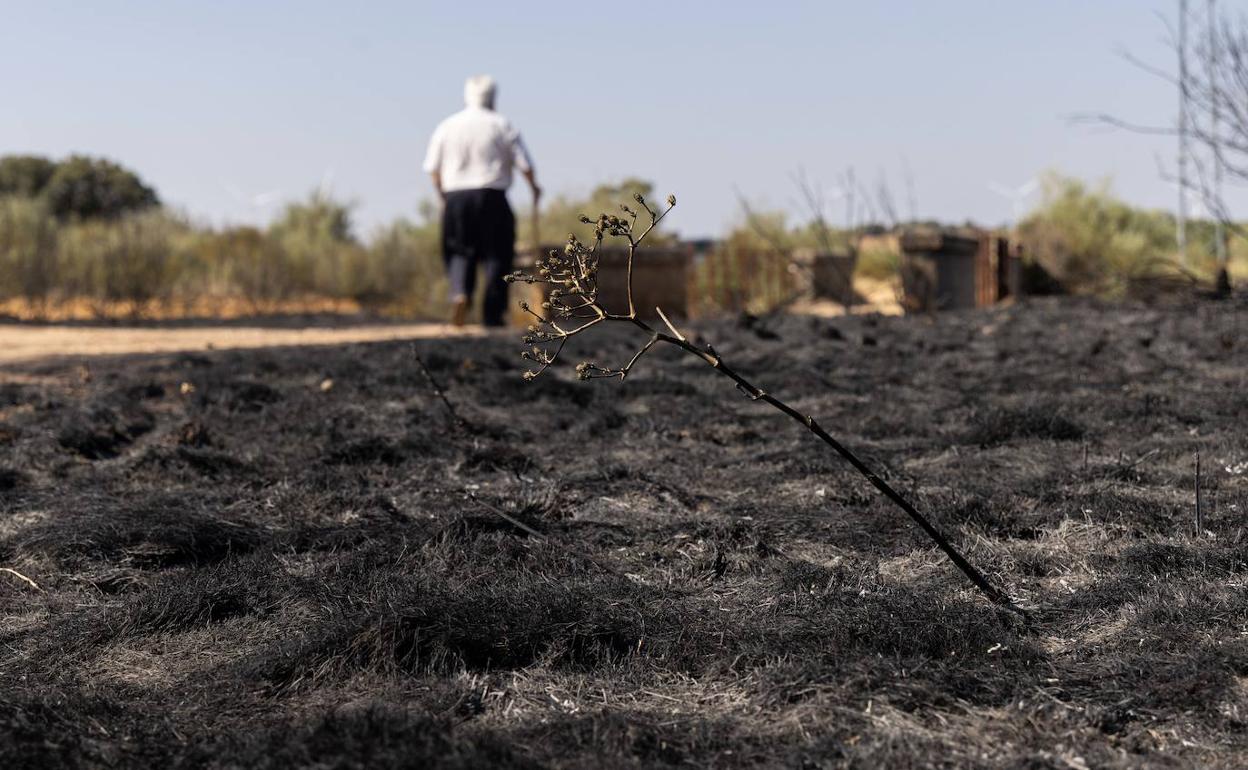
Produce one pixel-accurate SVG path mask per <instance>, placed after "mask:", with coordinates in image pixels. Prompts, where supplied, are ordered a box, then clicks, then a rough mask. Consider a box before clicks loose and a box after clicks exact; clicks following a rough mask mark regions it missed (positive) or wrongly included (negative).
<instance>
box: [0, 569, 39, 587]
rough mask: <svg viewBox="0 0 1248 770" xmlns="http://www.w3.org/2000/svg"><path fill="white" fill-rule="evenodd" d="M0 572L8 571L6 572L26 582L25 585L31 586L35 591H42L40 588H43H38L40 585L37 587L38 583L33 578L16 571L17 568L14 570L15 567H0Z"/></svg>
mask: <svg viewBox="0 0 1248 770" xmlns="http://www.w3.org/2000/svg"><path fill="white" fill-rule="evenodd" d="M0 572H6V573H8V574H10V575H12V576H13V577H15V578H17V579H18V580H21V581H22V582H24V583H26V584H27V585H29V586H30V587H31V588H33V589H35V590H36V591H42V590H43V589H42V588H40V587H39V584H38V583H36V582H35V581H33V580H31V579H30V578H28V577H26V576H25V575H23V574H22V573H20V572H18V571H17V570H15V569H13V568H12V567H0Z"/></svg>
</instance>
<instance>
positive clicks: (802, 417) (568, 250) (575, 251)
mask: <svg viewBox="0 0 1248 770" xmlns="http://www.w3.org/2000/svg"><path fill="white" fill-rule="evenodd" d="M851 178H852V177H851ZM807 191H808V192H810V193H811V195H812V196H816V195H817V194H816V193H814V192H813V191H812V190H810V189H809V188H808V189H807ZM636 199H637V201H638V203H640V204H641V205H643V206H645V208H646V210H647V212H649V213H650V215H651V218H652V221H651V225H650V227H648V228H647V229H646V230H645V232H643V233H642V234H641V236H639V237H637V238H634V237H633V236H632V234H631V232H630V228H627V227H621V226H620V225H619V221H620V220H619V219H618V218H615V217H608V216H607V215H605V214H604V215H603V216H602V217H600V218H599V220H598V227H597V228H596V231H595V242H594V246H593V247H592V249H591V248H589V247H586V246H584V245H583V244H581V243H580V242H579V241H577V240H576V239H575V238H572V239H571V240H570V241H569V243H568V245H567V246H566V247H565V254H566V256H567V257H569V258H572V257H578V256H579V255H584V254H587V253H591V252H592V251H594V250H596V249H597V247H598V246H599V245H600V244H601V242H602V238H603V236H604V234H607V235H612V236H614V237H624V238H628V240H629V244H630V246H629V254H630V257H631V256H632V255H633V254H634V252H635V250H636V248H637V246H638V244H639V243H640V242H641V240H642V239H643V238H644V237H645V235H646V233H649V232H650V230H651V229H653V227H654V225H655V224H657V223H658V221H659V220H661V219H662V218H663V217H664V216H666V214H667V213H668V212H670V211H671V210H672V208H673V207H675V205H676V199H675V197H672V196H669V197H668V207H667V209H666V210H664V211H663V212H662V213H661V214H657V215H656V214H655V213H654V212H653V211H652V210H651V209H650V207H649V206H646V204H645V203H644V201H643V200H642V199H641V197H640V196H636ZM810 200H811V201H817V197H811V198H810ZM586 219H587V218H586ZM573 262H576V263H578V264H583V265H585V266H586V269H587V270H588V266H589V264H590V262H589V261H580V260H576V259H574V260H573ZM595 264H596V263H595ZM568 265H569V262H568V260H567V259H565V258H560V257H559V256H558V255H557V254H554V253H552V255H551V258H550V259H549V260H547V261H545V262H539V263H538V265H537V267H538V270H539V277H537V278H535V277H534V276H531V275H525V274H523V273H516V274H514V275H513V276H510V277H509V278H510V279H511V280H521V281H530V282H538V283H543V282H544V283H550V282H552V280H553V281H558V280H560V278H561V276H563V275H566V273H567V272H568V270H569V269H570V268H569V266H568ZM588 280H589V281H590V282H593V281H595V280H596V277H594V276H588ZM627 291H628V306H629V312H628V313H627V314H624V315H619V314H611V313H608V312H606V310H604V309H603V308H601V306H598V305H597V299H596V298H595V297H594V296H593V295H590V294H583V293H582V294H581V296H584V297H586V299H587V300H588V301H589V302H590V303H591V304H593V305H594V306H595V307H597V309H598V313H599V315H600V317H599V319H598V320H597V321H594V322H593V323H597V322H598V321H610V322H616V323H627V324H631V325H632V326H634V327H636V328H637V329H639V330H641V331H642V332H644V333H645V334H646V336H647V339H646V342H645V344H644V345H642V346H641V348H640V349H638V350H637V352H636V353H635V354H634V355H633V356H632V358H631V359H629V361H628V363H626V364H625V365H624V366H622V367H620V368H618V369H611V368H607V367H602V366H599V365H597V364H594V363H592V362H588V361H584V362H582V363H580V364H578V365H577V367H576V372H577V376H578V377H580V378H581V379H586V380H588V379H595V378H599V377H619V378H620V379H621V380H623V379H625V378H626V377H627V376H628V374H629V372H631V371H632V369H633V367H634V366H635V365H636V364H637V362H638V361H640V360H641V358H642V356H644V355H645V354H646V353H647V352H649V351H650V350H651V349H653V348H654V346H655V345H656V344H658V343H660V342H663V343H666V344H668V345H672V346H675V347H677V348H680V349H681V350H683V351H685V352H686V353H688V354H690V355H693V356H696V357H697V358H699V359H701V360H702V361H704V362H705V363H706V364H708V365H709V366H711V368H713V369H714V370H715V371H717V372H719V373H720V374H721V375H723V376H724V377H727V378H728V379H730V380H732V381H733V383H734V384H735V385H736V387H737V388H738V389H739V390H741V392H743V393H744V394H746V396H748V397H749V398H750V399H752V400H754V401H761V402H763V403H766V404H768V405H770V406H771V407H773V408H774V409H776V410H777V411H779V412H781V413H782V414H784V415H787V416H788V417H790V418H791V419H793V420H794V421H795V422H798V423H800V424H801V425H802V426H803V427H805V428H806V429H807V430H808V431H810V432H811V433H813V434H814V435H815V436H816V437H818V438H819V440H821V441H822V442H824V443H825V444H827V445H828V446H829V447H831V448H832V449H833V450H834V451H835V452H836V453H837V454H839V455H840V456H841V457H842V458H844V459H845V460H846V461H847V462H848V463H849V464H850V465H851V466H852V467H853V468H854V469H855V470H857V471H858V472H859V473H860V474H862V476H863V477H864V478H866V479H867V481H869V482H870V483H871V485H872V486H874V487H875V488H876V489H877V490H879V491H880V492H881V493H882V494H883V495H884V496H885V497H887V498H888V499H889V500H891V501H892V502H893V503H894V504H895V505H896V506H897V507H899V508H901V510H902V511H904V512H905V513H906V515H908V516H909V517H910V518H911V519H912V520H913V521H914V522H915V523H916V524H918V525H919V527H920V528H921V529H922V530H923V531H924V532H925V533H926V534H927V536H928V537H929V538H931V540H932V541H933V542H934V543H935V544H936V546H937V547H938V548H940V549H941V550H942V551H943V552H944V553H945V555H947V556H948V557H949V559H950V560H951V561H952V562H953V563H954V565H955V566H957V568H958V569H959V570H961V572H962V573H963V574H964V575H965V576H966V577H967V578H968V579H969V580H970V581H971V583H972V584H973V585H974V586H975V587H976V588H978V589H979V590H980V591H981V592H982V593H983V594H984V595H985V596H987V597H988V598H989V599H990V600H992V601H993V602H994V603H996V604H998V605H1000V606H1002V607H1005V608H1007V609H1009V610H1011V611H1013V612H1016V613H1018V614H1019V615H1021V616H1023V618H1024V619H1026V617H1027V615H1026V613H1025V612H1023V610H1021V609H1020V608H1019V607H1017V606H1016V605H1015V604H1014V602H1013V601H1011V599H1010V598H1009V596H1007V595H1006V594H1005V593H1004V592H1003V591H1001V590H1000V589H998V588H997V587H996V586H994V585H993V584H992V583H991V582H990V581H989V580H988V579H987V578H986V577H985V576H984V575H983V573H981V572H980V571H979V570H978V569H976V568H975V567H974V566H973V565H972V564H971V563H970V562H969V561H968V560H967V559H966V557H965V556H963V555H962V553H961V552H960V551H959V550H958V549H957V548H956V547H955V546H954V545H953V543H952V542H950V540H949V539H948V538H947V537H946V536H945V535H944V534H943V533H942V532H941V531H940V530H939V529H938V528H937V527H936V525H935V524H933V523H932V522H931V521H930V520H929V519H928V518H927V517H926V516H924V515H923V514H922V513H920V512H919V511H918V509H917V508H915V507H914V505H912V504H911V503H910V502H909V501H908V500H907V499H906V498H905V497H903V496H902V495H901V494H900V493H899V492H897V490H895V489H893V487H892V486H890V485H889V484H888V482H886V481H884V479H883V478H881V477H880V475H879V474H878V473H876V472H875V471H874V470H872V469H871V468H870V467H869V466H868V465H867V464H866V463H865V462H863V461H862V460H861V459H860V458H859V457H858V456H857V455H856V454H854V453H853V452H852V451H850V450H849V449H848V448H847V447H846V446H845V445H844V444H842V443H840V442H839V441H837V440H836V439H835V438H834V437H833V436H832V435H831V434H830V433H828V432H827V431H826V430H824V428H823V427H822V426H820V425H819V423H818V422H816V420H815V418H814V417H813V416H811V415H807V414H803V413H801V412H800V411H798V410H797V409H795V408H793V407H792V406H790V405H789V404H788V403H786V402H785V401H783V400H781V399H780V398H778V397H776V396H774V395H772V394H770V393H768V392H767V391H765V390H763V389H762V388H760V387H758V386H757V385H755V384H754V383H752V382H750V381H749V380H747V379H746V378H745V377H744V376H743V375H741V374H739V373H737V371H736V370H734V369H732V368H731V367H730V366H728V364H727V363H726V362H725V361H724V359H723V358H722V357H721V356H720V355H719V353H717V352H716V351H715V349H714V348H713V347H711V346H710V345H706V346H705V347H699V346H697V345H695V344H693V343H692V342H690V341H689V340H688V339H687V338H686V337H685V335H683V334H681V333H680V332H679V331H678V330H677V329H676V327H675V325H674V324H673V323H672V322H671V320H670V319H669V318H668V317H667V315H666V314H664V313H663V311H662V310H658V309H657V308H656V310H658V313H659V317H660V318H661V319H662V320H663V323H664V324H665V325H666V326H667V328H668V329H669V330H670V331H671V334H667V333H664V332H661V331H658V330H657V329H655V328H654V327H652V326H651V325H650V324H648V323H646V322H645V321H643V320H641V319H640V318H638V317H637V313H636V309H635V303H634V301H633V287H632V284H631V282H630V283H629V284H628V286H627ZM576 293H577V292H576V291H573V294H576ZM547 304H549V303H547ZM590 325H592V324H587V325H586V327H582V328H581V329H578V330H576V331H574V332H571V333H569V332H566V331H564V330H562V329H560V328H559V327H558V326H556V325H555V324H554V323H553V322H551V321H546V322H544V326H545V327H546V328H545V329H544V330H541V329H539V330H538V331H536V332H533V333H531V334H530V335H529V336H526V338H525V341H526V342H529V341H532V340H533V339H534V338H536V339H537V340H538V342H539V348H540V347H541V346H542V345H544V346H546V347H545V349H544V350H545V352H542V353H539V354H537V355H534V354H533V353H532V352H531V351H526V352H525V354H524V355H525V357H526V358H536V360H538V361H539V362H540V363H541V367H540V368H539V369H538V370H537V371H532V370H530V371H527V372H525V378H526V379H533V378H534V377H536V376H538V374H540V373H541V372H543V371H545V369H546V368H547V367H548V366H550V365H551V364H553V363H554V361H555V360H556V359H557V358H558V356H559V354H560V352H561V351H562V350H563V345H564V343H565V342H567V339H568V338H569V337H571V336H572V335H573V334H575V333H579V332H580V331H584V329H585V328H587V327H588V326H590ZM551 347H553V351H552V350H551V349H550V348H551ZM537 349H538V348H535V350H537ZM499 513H500V515H504V516H505V514H503V513H502V512H501V511H500V512H499ZM508 518H509V520H510V517H508ZM513 523H514V522H513Z"/></svg>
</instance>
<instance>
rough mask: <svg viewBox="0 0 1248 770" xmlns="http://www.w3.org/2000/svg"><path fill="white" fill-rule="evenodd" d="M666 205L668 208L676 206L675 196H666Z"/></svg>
mask: <svg viewBox="0 0 1248 770" xmlns="http://www.w3.org/2000/svg"><path fill="white" fill-rule="evenodd" d="M667 205H669V206H675V205H676V196H675V195H669V196H667Z"/></svg>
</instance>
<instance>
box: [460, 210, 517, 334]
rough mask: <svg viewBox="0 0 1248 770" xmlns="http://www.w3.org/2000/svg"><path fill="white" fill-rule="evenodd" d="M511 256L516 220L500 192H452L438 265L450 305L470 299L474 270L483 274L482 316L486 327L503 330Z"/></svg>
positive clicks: (473, 282) (473, 285)
mask: <svg viewBox="0 0 1248 770" xmlns="http://www.w3.org/2000/svg"><path fill="white" fill-rule="evenodd" d="M515 256H516V218H515V217H514V216H513V215H512V213H511V206H510V205H508V203H507V194H506V193H505V192H503V191H502V190H492V189H484V190H455V191H453V192H448V193H447V194H446V208H445V209H444V210H443V212H442V259H443V261H444V262H445V263H446V276H447V279H448V280H449V281H450V284H451V299H452V300H454V299H455V298H456V297H459V296H464V297H468V298H469V299H470V300H471V299H472V292H473V290H474V289H475V288H476V283H477V266H478V265H480V267H481V268H482V270H483V271H484V272H485V297H484V301H483V303H482V316H483V320H484V321H485V325H486V326H502V325H503V321H504V318H505V314H506V310H507V284H506V283H505V282H504V281H503V276H505V275H507V273H509V272H511V264H512V262H513V261H514V259H515Z"/></svg>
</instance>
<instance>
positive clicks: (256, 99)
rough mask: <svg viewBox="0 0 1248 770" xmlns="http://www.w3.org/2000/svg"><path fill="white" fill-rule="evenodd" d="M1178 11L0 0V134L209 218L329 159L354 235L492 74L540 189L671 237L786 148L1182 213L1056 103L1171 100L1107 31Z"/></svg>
mask: <svg viewBox="0 0 1248 770" xmlns="http://www.w3.org/2000/svg"><path fill="white" fill-rule="evenodd" d="M1222 4H1223V7H1225V8H1227V9H1228V10H1238V9H1237V8H1236V7H1235V6H1234V5H1232V4H1231V2H1230V0H1222ZM1172 5H1173V3H1168V2H1149V1H1148V0H1145V1H1144V2H1141V1H1140V0H1097V1H1096V2H1087V1H1086V0H1083V1H1078V0H1045V1H1044V2H1039V1H1038V0H1032V1H1031V2H1003V1H1001V0H995V1H994V0H941V1H940V2H935V1H925V0H880V1H879V2H841V1H831V0H829V1H825V2H783V1H782V0H774V1H773V2H758V0H755V1H754V2H729V1H728V0H720V1H718V2H679V1H669V2H666V3H650V2H644V1H637V2H629V3H611V4H596V3H573V2H498V3H485V2H468V1H467V0H464V1H462V2H445V1H443V2H437V3H420V2H357V3H346V2H336V3H329V2H312V1H305V2H264V1H263V0H253V2H234V1H233V0H227V1H224V2H212V3H206V2H188V1H186V0H162V1H160V2H156V1H152V2H139V1H138V0H115V1H114V2H108V3H91V4H88V3H83V2H66V1H65V0H41V1H40V2H31V0H19V1H12V0H0V20H2V21H0V72H4V73H5V84H4V96H3V102H2V103H3V109H2V110H0V153H11V152H34V153H44V154H49V155H53V156H61V155H64V154H67V153H70V152H86V153H92V154H101V155H106V156H109V157H111V158H114V159H116V160H119V161H121V162H123V163H125V164H127V165H129V166H131V167H133V168H136V169H137V170H138V171H139V172H140V173H141V174H142V175H143V176H144V177H145V178H147V179H148V180H150V181H151V182H152V183H153V184H154V185H155V186H156V187H157V189H158V190H159V191H160V193H161V194H162V196H163V197H164V198H165V199H166V200H167V201H168V202H170V203H172V204H174V205H175V206H178V207H180V208H183V209H185V210H186V211H188V212H189V213H190V214H192V215H193V216H194V217H196V218H198V219H200V220H203V221H208V222H212V223H221V222H244V221H264V220H265V219H266V218H267V216H269V215H271V213H272V212H273V211H274V210H275V208H276V205H275V204H270V205H269V206H267V207H265V206H262V205H257V204H256V202H254V201H253V200H252V198H253V197H254V196H257V195H261V194H264V193H271V192H274V191H278V192H279V194H278V195H277V196H273V197H275V198H279V199H280V198H290V197H296V196H302V195H303V194H305V193H306V192H308V191H310V190H312V189H313V188H315V187H316V186H317V185H319V184H320V183H321V182H322V180H323V179H325V178H326V177H327V176H328V177H329V178H330V181H331V184H332V189H333V191H334V193H335V194H336V195H338V196H341V197H344V198H349V199H352V200H355V201H356V202H357V203H358V208H357V220H358V222H359V223H360V229H361V231H362V232H364V233H367V232H368V231H369V230H370V229H371V228H372V227H374V226H376V225H377V224H378V223H379V222H383V221H386V220H389V219H391V218H393V217H395V216H400V215H405V214H406V215H414V213H415V211H416V209H417V206H418V204H419V202H420V200H421V199H422V198H427V197H429V196H430V195H431V188H430V186H429V183H428V181H427V180H426V179H425V178H424V176H423V175H422V174H421V173H420V171H419V166H420V161H421V159H422V155H423V152H424V147H425V143H426V141H427V139H428V135H429V133H430V132H431V131H432V129H433V127H434V125H435V124H436V123H437V121H438V120H439V119H440V118H442V117H443V116H445V115H446V114H448V113H450V112H451V111H453V110H455V109H458V108H459V106H460V102H461V93H462V81H463V78H464V77H465V76H466V75H469V74H473V73H477V72H489V73H491V74H493V75H494V76H495V77H497V78H498V80H499V82H500V101H499V108H500V110H501V111H502V112H504V113H505V114H507V115H508V116H509V117H511V118H512V119H513V120H514V122H515V123H516V124H517V125H518V126H519V127H520V129H521V131H522V132H523V134H524V136H525V138H526V140H527V142H528V144H529V146H530V148H531V150H532V152H533V154H534V157H535V159H536V162H537V166H538V171H539V177H540V178H541V181H542V183H543V185H544V186H545V187H546V189H547V191H548V192H549V193H560V192H562V193H569V194H576V193H583V192H585V191H587V190H588V189H589V188H590V187H592V186H593V185H594V184H596V183H598V182H600V181H605V180H609V179H613V178H619V177H622V176H625V175H636V176H642V177H645V178H649V179H652V180H654V181H655V182H656V183H657V185H658V188H659V191H660V192H663V193H666V192H669V191H670V192H675V193H676V194H677V195H678V196H679V198H680V200H681V207H680V210H679V216H678V217H677V218H676V221H675V222H674V226H675V229H676V230H678V231H680V232H682V233H685V234H688V235H709V234H715V233H718V232H722V231H724V230H725V229H726V228H727V227H728V226H730V225H731V224H732V223H733V222H734V221H736V220H737V219H738V217H739V214H738V208H737V204H736V198H735V192H734V188H735V189H739V190H741V191H742V192H743V193H744V194H745V195H746V196H747V197H749V198H750V199H751V200H753V201H754V202H755V203H757V204H759V205H762V206H766V207H772V208H792V209H794V210H796V209H798V208H799V206H798V203H797V196H796V193H795V189H794V185H793V183H792V181H791V175H792V173H793V172H794V171H795V170H797V169H799V168H801V169H804V170H805V172H806V174H807V175H808V176H809V177H810V178H812V179H815V180H820V181H821V182H822V183H823V184H824V185H826V186H828V187H831V186H833V185H834V184H835V181H836V178H837V177H838V175H839V174H840V173H841V172H842V171H843V170H844V169H845V168H847V167H849V166H853V167H854V168H855V170H856V173H857V176H858V177H859V178H860V179H862V180H863V181H864V182H866V183H867V184H868V185H869V186H874V185H875V182H876V179H877V178H878V177H880V176H881V175H883V176H884V177H886V178H887V180H888V181H889V184H890V186H891V188H892V190H893V193H894V196H895V197H896V199H897V200H898V204H899V208H900V209H901V212H900V213H902V214H903V215H907V214H908V213H909V205H908V203H907V198H908V196H907V193H906V189H907V186H906V183H905V177H906V174H905V170H904V169H905V168H906V166H908V167H909V169H910V176H911V177H912V178H913V180H914V192H915V200H916V203H917V213H918V214H919V215H920V216H921V217H925V218H926V217H932V218H939V219H943V220H950V221H961V220H964V219H968V218H970V219H974V220H977V221H981V222H987V223H997V222H1001V221H1003V220H1005V219H1007V218H1008V217H1009V215H1010V204H1009V202H1008V201H1007V200H1005V199H1003V198H1001V197H1000V196H998V195H996V194H994V193H993V192H992V191H990V190H989V189H988V183H989V182H993V181H995V182H998V183H1000V184H1003V185H1007V186H1017V185H1019V184H1022V183H1023V182H1025V181H1027V180H1028V179H1030V178H1032V177H1033V176H1035V175H1036V174H1038V173H1039V172H1041V171H1043V170H1045V169H1057V170H1060V171H1063V172H1066V173H1069V174H1072V175H1076V176H1080V177H1084V178H1088V179H1096V178H1100V177H1105V176H1112V177H1113V178H1114V184H1115V190H1116V191H1117V192H1118V193H1119V194H1120V195H1122V196H1123V197H1125V198H1127V199H1128V200H1131V201H1133V202H1136V203H1140V204H1144V205H1149V206H1156V207H1166V208H1173V205H1174V202H1173V199H1174V197H1175V194H1174V192H1173V189H1172V187H1171V186H1170V185H1168V184H1167V183H1166V182H1165V181H1163V180H1162V179H1161V178H1160V177H1159V173H1158V169H1157V158H1158V157H1159V156H1161V157H1162V158H1163V160H1165V161H1166V162H1168V163H1171V162H1172V158H1173V147H1172V145H1173V142H1172V141H1171V140H1168V139H1166V138H1161V137H1148V136H1135V135H1131V134H1126V133H1122V132H1111V131H1106V130H1104V129H1096V128H1090V127H1088V126H1079V125H1072V124H1071V122H1070V121H1069V119H1068V116H1069V115H1071V114H1072V113H1078V112H1082V111H1106V112H1113V113H1115V114H1118V115H1121V116H1122V117H1124V118H1129V119H1133V120H1139V121H1142V122H1145V121H1152V122H1159V123H1167V122H1170V121H1172V120H1173V115H1174V101H1175V98H1174V94H1173V91H1172V89H1171V88H1170V87H1169V86H1167V85H1166V84H1165V83H1164V82H1162V81H1160V80H1158V79H1156V78H1153V77H1151V76H1149V75H1147V74H1145V73H1143V72H1141V71H1139V70H1138V69H1136V68H1134V67H1133V66H1132V65H1130V64H1129V63H1127V62H1125V61H1124V60H1123V59H1122V58H1121V57H1120V56H1119V55H1118V53H1117V52H1118V51H1119V50H1121V49H1124V48H1125V49H1129V50H1131V51H1132V52H1133V53H1135V54H1137V55H1139V56H1140V57H1142V58H1144V59H1147V60H1150V61H1153V62H1156V63H1158V64H1161V65H1169V63H1170V62H1169V58H1170V54H1169V51H1168V49H1167V48H1166V45H1165V43H1164V35H1165V30H1164V27H1163V25H1162V23H1161V21H1160V20H1159V19H1158V17H1157V15H1156V14H1157V13H1169V14H1171V15H1172V13H1173V8H1172ZM1196 5H1198V6H1201V7H1203V3H1198V4H1196ZM522 193H523V191H522V190H520V189H519V188H513V191H512V199H513V201H514V202H516V203H524V202H525V200H526V196H525V194H522ZM840 210H841V208H840V204H837V208H836V209H835V211H833V212H831V213H832V214H833V215H834V217H835V216H839V212H840Z"/></svg>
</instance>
